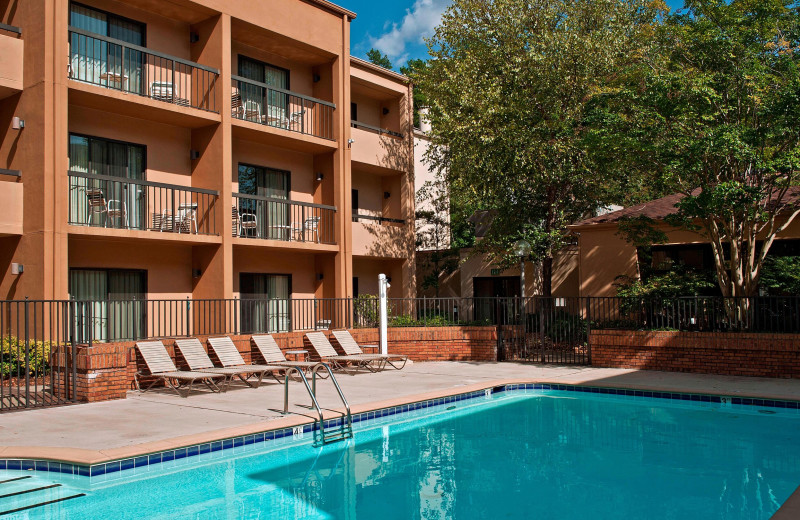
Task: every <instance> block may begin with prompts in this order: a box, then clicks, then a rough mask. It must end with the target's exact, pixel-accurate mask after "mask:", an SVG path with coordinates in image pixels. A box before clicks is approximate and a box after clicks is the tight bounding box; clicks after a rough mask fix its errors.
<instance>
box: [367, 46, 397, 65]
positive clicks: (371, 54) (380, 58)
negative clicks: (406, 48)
mask: <svg viewBox="0 0 800 520" xmlns="http://www.w3.org/2000/svg"><path fill="white" fill-rule="evenodd" d="M367 60H368V61H369V62H370V63H372V64H373V65H377V66H378V67H383V68H384V69H389V70H392V62H391V60H389V56H387V55H385V54H384V53H382V52H381V51H379V50H378V49H374V48H373V49H370V50H368V51H367Z"/></svg>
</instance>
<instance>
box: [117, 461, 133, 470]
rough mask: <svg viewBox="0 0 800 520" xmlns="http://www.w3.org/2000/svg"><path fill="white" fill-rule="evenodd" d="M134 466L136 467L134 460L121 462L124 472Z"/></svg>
mask: <svg viewBox="0 0 800 520" xmlns="http://www.w3.org/2000/svg"><path fill="white" fill-rule="evenodd" d="M133 465H134V461H133V459H125V460H123V461H122V462H120V467H121V468H122V469H123V470H125V469H131V468H132V467H133Z"/></svg>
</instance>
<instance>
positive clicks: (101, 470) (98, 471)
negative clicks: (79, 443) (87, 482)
mask: <svg viewBox="0 0 800 520" xmlns="http://www.w3.org/2000/svg"><path fill="white" fill-rule="evenodd" d="M105 473H106V467H105V465H103V464H101V465H99V466H92V469H91V473H90V475H91V476H92V477H97V476H99V475H105Z"/></svg>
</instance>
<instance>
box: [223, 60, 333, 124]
mask: <svg viewBox="0 0 800 520" xmlns="http://www.w3.org/2000/svg"><path fill="white" fill-rule="evenodd" d="M232 79H233V85H232V91H231V92H232V94H231V111H232V112H231V115H232V116H233V117H235V118H236V119H242V120H245V121H252V122H254V123H259V124H262V125H267V126H272V127H275V128H282V129H284V130H289V131H292V132H298V133H301V134H306V135H313V136H316V137H321V138H323V139H331V140H332V139H333V122H334V120H333V111H334V110H335V109H336V105H334V104H333V103H329V102H327V101H322V100H321V99H316V98H313V97H310V96H304V95H303V94H298V93H297V92H292V91H290V90H285V89H282V88H278V87H272V86H270V85H267V84H266V83H261V82H258V81H253V80H251V79H247V78H242V77H239V76H233V77H232Z"/></svg>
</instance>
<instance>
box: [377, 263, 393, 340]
mask: <svg viewBox="0 0 800 520" xmlns="http://www.w3.org/2000/svg"><path fill="white" fill-rule="evenodd" d="M389 287H390V286H389V281H388V280H387V279H386V275H385V274H382V273H381V274H379V275H378V313H379V325H378V337H379V344H380V347H381V354H384V355H386V354H388V353H389V342H388V339H387V337H388V336H387V328H388V326H389V319H388V318H387V313H386V307H387V305H386V300H387V298H388V294H387V293H388V291H387V289H388V288H389Z"/></svg>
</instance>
